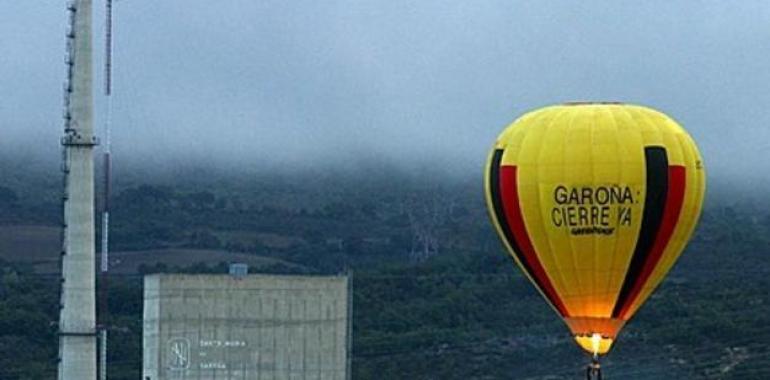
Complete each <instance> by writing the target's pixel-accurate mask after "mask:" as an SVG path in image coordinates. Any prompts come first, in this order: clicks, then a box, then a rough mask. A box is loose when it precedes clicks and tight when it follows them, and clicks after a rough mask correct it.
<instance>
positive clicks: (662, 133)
mask: <svg viewBox="0 0 770 380" xmlns="http://www.w3.org/2000/svg"><path fill="white" fill-rule="evenodd" d="M484 182H485V193H486V201H487V207H488V210H489V215H490V218H491V220H492V224H493V225H494V227H495V228H496V230H497V232H498V234H499V236H500V238H501V239H502V241H503V244H504V245H505V247H506V248H507V250H508V252H509V253H510V254H511V256H513V258H514V259H515V261H516V263H517V264H518V266H519V267H520V268H521V270H522V271H523V272H524V274H525V275H526V276H527V277H528V278H529V279H530V281H531V282H532V283H533V284H534V286H535V287H536V288H537V290H538V291H539V292H540V293H541V294H542V296H543V297H544V298H545V299H546V301H547V302H548V303H549V304H550V306H551V307H552V308H553V309H554V310H555V311H556V312H557V313H558V314H559V315H560V316H561V318H562V319H563V320H564V322H565V323H566V324H567V326H568V327H569V330H570V332H571V333H572V336H573V337H574V338H575V341H576V342H577V344H578V345H580V347H582V348H583V349H584V350H586V351H587V352H588V353H590V354H593V356H594V358H595V360H597V362H596V363H598V357H599V355H603V354H606V353H607V352H608V351H609V350H610V348H611V347H612V345H613V343H614V342H615V340H616V339H617V336H618V332H619V331H620V330H621V329H622V328H623V326H624V325H625V324H626V322H628V320H629V319H630V318H631V317H632V316H633V315H634V313H636V311H637V310H638V309H639V307H640V306H641V305H642V304H643V303H644V301H645V300H646V299H647V298H648V297H649V296H650V294H651V293H652V292H653V290H654V289H655V288H656V287H657V286H658V285H659V284H660V283H661V281H662V280H663V278H664V277H665V275H666V273H668V271H669V270H670V269H671V267H672V266H673V265H674V262H675V261H676V259H677V258H678V257H679V255H680V254H681V252H682V250H683V249H684V248H685V245H686V244H687V241H688V240H689V239H690V236H691V235H692V233H693V230H694V229H695V225H696V223H697V220H698V217H699V215H700V212H701V205H702V202H703V194H704V190H705V171H704V169H703V163H702V160H701V156H700V154H699V153H698V149H697V147H696V146H695V143H694V142H693V140H692V138H691V137H690V135H689V134H688V133H687V132H686V131H685V130H684V129H683V128H682V127H681V126H679V125H678V124H677V123H676V122H675V121H674V120H672V119H671V118H669V117H668V116H666V115H664V114H663V113H660V112H658V111H655V110H653V109H650V108H647V107H642V106H638V105H628V104H621V103H567V104H563V105H556V106H550V107H546V108H542V109H539V110H535V111H533V112H530V113H527V114H525V115H524V116H522V117H520V118H519V119H518V120H516V121H515V122H513V123H512V124H511V125H510V126H508V127H507V128H506V129H505V130H504V131H503V132H502V133H501V134H500V136H499V137H498V139H497V142H496V143H495V145H494V147H493V149H492V151H491V152H490V154H489V159H488V161H487V166H486V173H485V180H484Z"/></svg>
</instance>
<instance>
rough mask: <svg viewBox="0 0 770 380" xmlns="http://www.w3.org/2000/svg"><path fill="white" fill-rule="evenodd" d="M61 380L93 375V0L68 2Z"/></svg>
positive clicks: (83, 379) (85, 379) (92, 377)
mask: <svg viewBox="0 0 770 380" xmlns="http://www.w3.org/2000/svg"><path fill="white" fill-rule="evenodd" d="M67 10H68V12H69V27H68V30H67V39H66V41H67V53H66V56H65V62H66V65H67V79H66V82H65V84H64V137H62V139H61V143H62V145H63V150H64V152H63V155H64V157H63V165H62V170H63V171H64V194H63V196H62V198H63V203H64V225H63V228H62V252H61V254H62V256H61V269H62V280H61V281H62V283H61V300H60V302H61V303H60V307H61V311H60V315H59V371H58V373H59V375H58V377H59V380H95V379H96V299H95V298H96V292H95V290H96V289H95V285H96V284H95V282H96V281H95V280H96V279H95V270H94V269H95V262H94V248H95V247H94V159H93V148H94V145H96V138H95V137H94V134H93V88H92V87H93V86H92V79H93V78H92V73H91V69H92V63H91V60H92V41H91V38H92V20H91V18H92V15H91V12H92V0H70V1H69V2H68V5H67Z"/></svg>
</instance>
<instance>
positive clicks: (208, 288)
mask: <svg viewBox="0 0 770 380" xmlns="http://www.w3.org/2000/svg"><path fill="white" fill-rule="evenodd" d="M350 284H351V282H350V277H348V276H283V275H280V276H279V275H256V274H252V275H247V274H245V273H240V274H238V273H236V274H233V273H232V271H231V274H230V275H181V274H156V275H149V276H146V277H145V279H144V337H143V340H144V342H143V343H144V344H143V347H144V352H143V356H144V357H143V371H142V380H186V379H190V380H192V379H195V380H236V379H237V380H282V379H287V380H293V379H307V380H346V379H350V375H351V374H350V351H351V315H352V313H351V307H352V305H351V285H350Z"/></svg>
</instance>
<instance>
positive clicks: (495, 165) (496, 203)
mask: <svg viewBox="0 0 770 380" xmlns="http://www.w3.org/2000/svg"><path fill="white" fill-rule="evenodd" d="M502 160H503V149H495V153H494V154H493V155H492V163H491V165H490V166H489V192H490V195H491V199H492V208H494V211H495V217H496V218H497V223H498V224H499V225H500V229H501V230H502V231H503V236H504V237H505V240H506V241H507V242H508V245H510V246H511V249H513V254H514V255H516V259H518V260H519V262H520V263H521V266H522V267H523V268H524V271H525V272H527V275H528V276H529V278H531V279H532V281H534V282H535V285H536V286H537V287H538V288H539V289H540V290H541V291H542V290H543V289H544V288H543V284H541V283H540V281H539V280H538V278H537V277H536V276H534V275H533V274H532V268H531V267H530V265H529V263H528V262H527V258H526V257H524V255H523V251H522V250H521V248H519V244H517V243H516V238H514V236H513V232H512V231H511V228H510V226H509V225H508V220H506V219H505V210H504V209H503V198H502V195H501V194H500V163H501V162H502ZM543 294H546V293H545V292H543ZM546 298H548V295H546ZM548 301H549V302H551V304H554V302H553V300H552V299H550V298H548Z"/></svg>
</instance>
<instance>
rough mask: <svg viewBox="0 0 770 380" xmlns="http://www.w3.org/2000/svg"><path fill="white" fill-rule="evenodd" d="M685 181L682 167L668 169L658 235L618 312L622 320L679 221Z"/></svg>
mask: <svg viewBox="0 0 770 380" xmlns="http://www.w3.org/2000/svg"><path fill="white" fill-rule="evenodd" d="M686 180H687V174H686V171H685V168H684V166H669V167H668V191H667V193H666V206H665V208H664V210H663V220H662V222H661V225H660V228H659V229H658V233H657V235H656V236H655V243H654V244H653V246H652V249H651V250H650V254H649V255H648V256H647V260H646V261H645V263H644V268H643V269H642V272H641V273H640V275H639V279H638V280H637V281H636V283H635V284H634V287H633V288H632V290H631V293H630V296H629V297H628V299H627V301H626V303H625V305H623V308H622V309H621V311H620V316H621V319H623V320H627V319H628V317H629V315H628V312H629V310H630V309H631V305H633V304H634V302H635V301H636V298H637V297H638V296H639V293H641V291H642V288H643V287H644V285H645V284H646V283H647V281H648V280H649V279H650V276H651V275H652V272H653V270H654V269H655V267H656V266H657V265H658V263H659V262H660V259H661V257H663V252H664V251H665V249H666V246H668V243H669V241H670V240H671V236H672V235H673V234H674V228H676V222H677V221H678V220H679V214H680V213H681V212H682V204H683V203H684V191H685V187H686Z"/></svg>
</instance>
